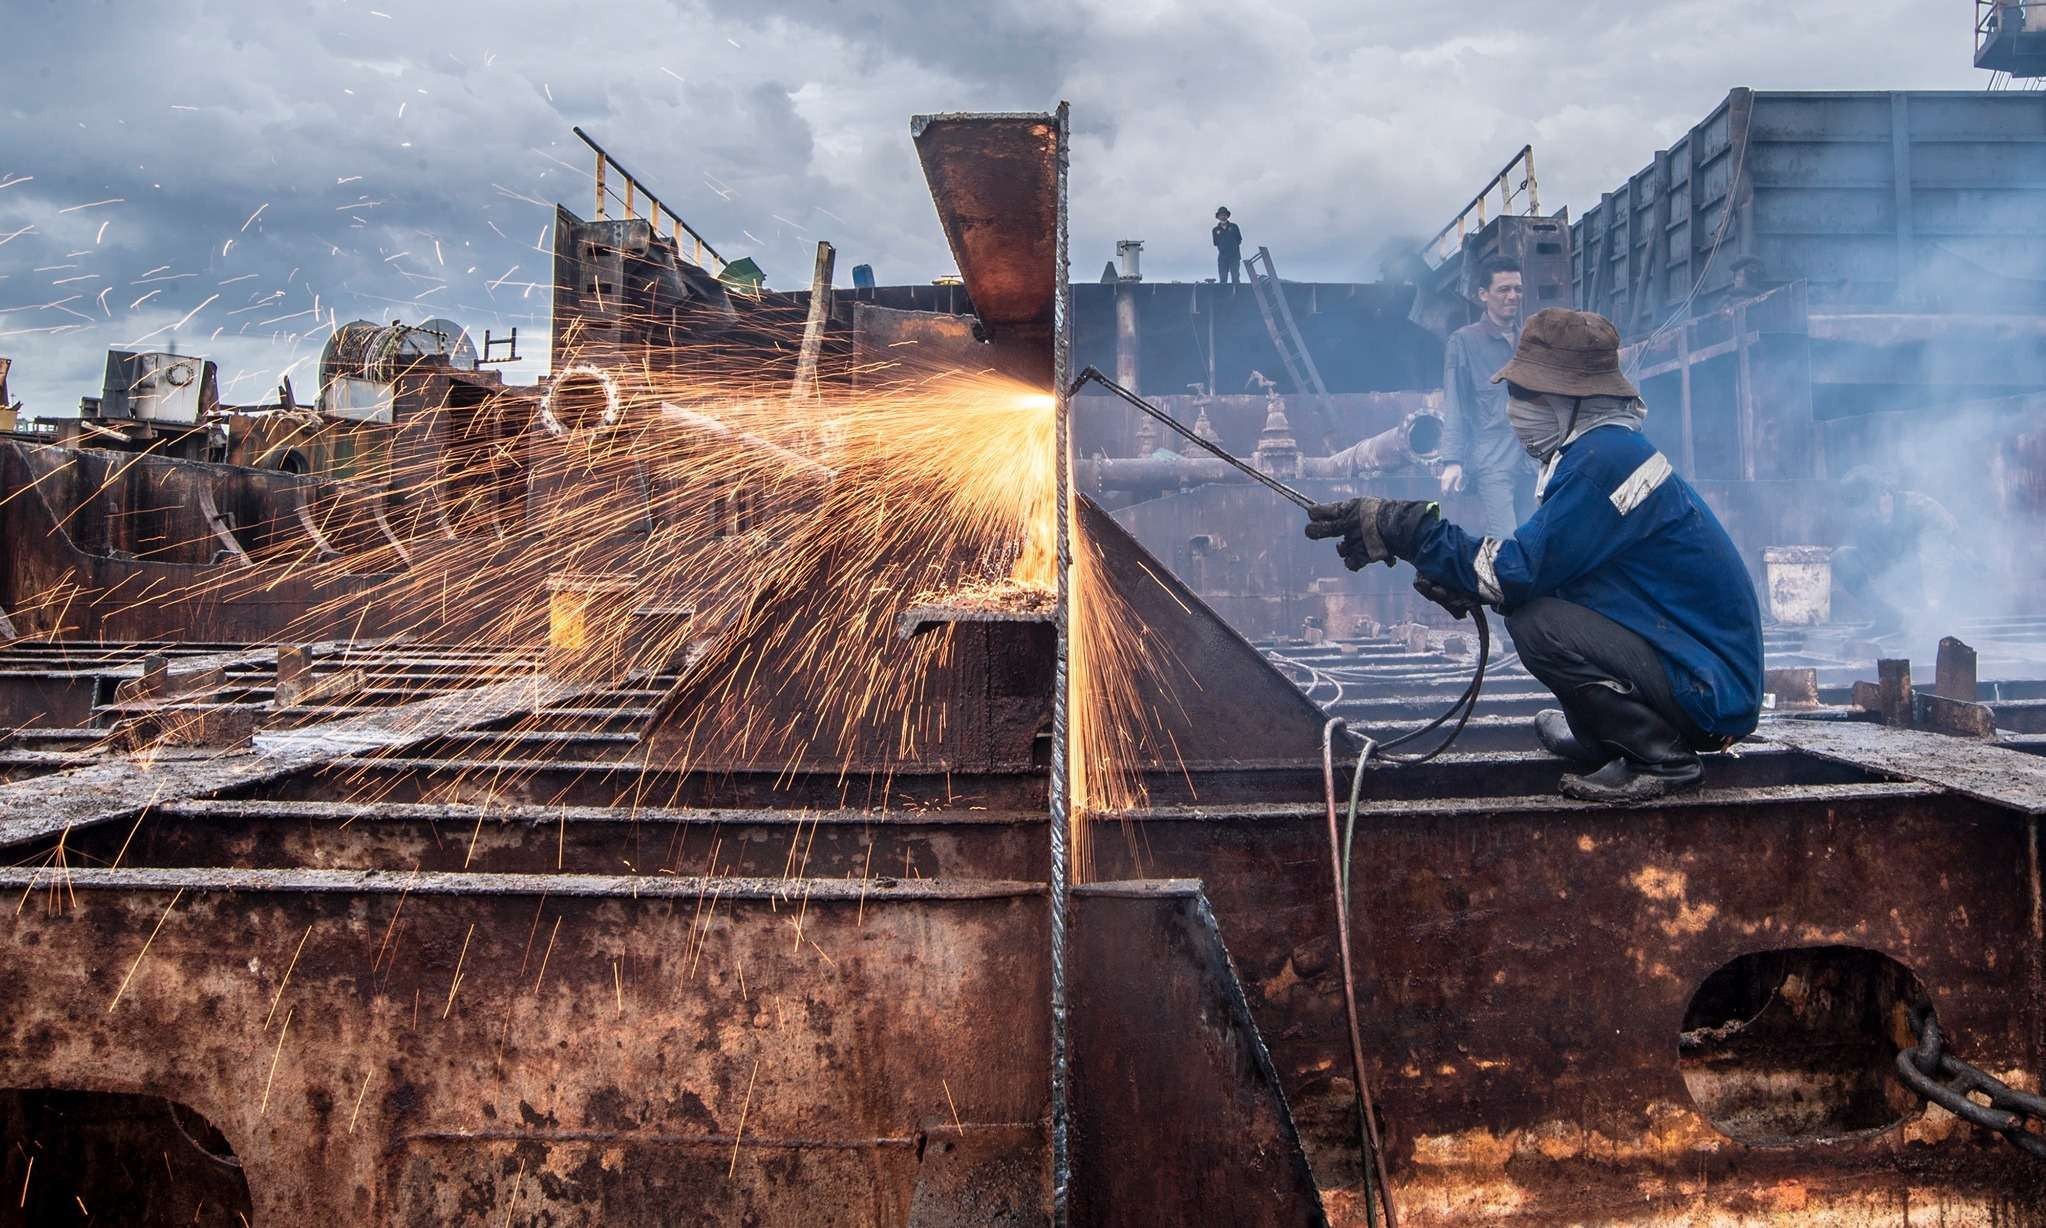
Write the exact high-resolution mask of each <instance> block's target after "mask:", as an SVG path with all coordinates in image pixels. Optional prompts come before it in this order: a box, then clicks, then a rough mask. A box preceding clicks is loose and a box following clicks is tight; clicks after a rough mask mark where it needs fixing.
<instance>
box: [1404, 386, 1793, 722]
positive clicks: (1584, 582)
mask: <svg viewBox="0 0 2046 1228" xmlns="http://www.w3.org/2000/svg"><path fill="white" fill-rule="evenodd" d="M1540 498H1541V502H1540V505H1539V506H1537V507H1536V509H1535V514H1534V515H1533V516H1530V517H1529V518H1528V520H1527V523H1526V524H1523V525H1521V526H1520V527H1519V528H1518V529H1516V530H1514V533H1513V536H1512V537H1510V538H1508V539H1506V540H1504V541H1500V540H1497V539H1494V538H1482V539H1481V538H1474V537H1472V536H1471V535H1470V534H1468V533H1466V532H1464V531H1463V530H1462V529H1459V528H1457V527H1456V526H1455V525H1453V524H1450V523H1448V522H1447V521H1443V520H1439V519H1437V520H1431V521H1429V522H1428V525H1427V527H1426V528H1425V529H1424V530H1423V531H1422V533H1421V538H1420V542H1419V543H1418V547H1419V548H1418V553H1417V555H1416V557H1415V558H1414V560H1413V562H1414V566H1415V567H1416V568H1417V569H1418V570H1419V571H1420V572H1421V574H1422V575H1424V576H1427V577H1428V578H1429V579H1431V580H1433V581H1435V582H1436V583H1438V584H1443V585H1446V586H1448V587H1450V588H1454V589H1459V590H1461V591H1463V592H1466V593H1476V594H1477V595H1478V596H1480V597H1482V598H1483V599H1485V600H1486V601H1487V602H1490V603H1492V604H1494V605H1497V606H1498V607H1499V608H1500V609H1502V610H1504V611H1505V612H1506V613H1508V614H1511V613H1512V612H1513V610H1514V608H1515V607H1516V606H1519V605H1520V604H1522V603H1523V602H1528V601H1532V600H1534V599H1535V598H1537V597H1556V598H1560V599H1562V600H1564V601H1571V602H1575V603H1577V604H1578V605H1581V606H1585V607H1586V608H1588V609H1591V610H1595V611H1597V612H1598V613H1600V614H1603V615H1605V616H1606V617H1607V618H1610V619H1612V620H1613V621H1614V622H1616V623H1618V624H1620V625H1621V626H1623V627H1625V628H1627V629H1628V630H1630V631H1633V632H1634V633H1635V634H1637V635H1639V636H1641V638H1642V639H1645V640H1647V641H1648V642H1649V644H1650V645H1652V646H1653V647H1654V648H1655V651H1656V653H1657V654H1658V655H1659V656H1661V658H1662V663H1663V666H1664V668H1666V669H1667V670H1668V671H1669V679H1670V689H1671V691H1672V692H1674V694H1675V697H1676V701H1677V703H1678V704H1679V705H1681V706H1682V707H1683V709H1684V711H1685V712H1686V713H1687V714H1688V715H1689V716H1690V718H1691V720H1692V721H1694V722H1695V723H1696V724H1697V726H1698V728H1699V729H1700V730H1702V731H1704V732H1705V733H1708V734H1714V735H1720V736H1725V737H1739V736H1742V735H1744V734H1748V733H1752V732H1754V728H1755V721H1756V718H1757V717H1758V716H1759V715H1760V713H1761V706H1762V612H1761V607H1760V606H1759V604H1758V603H1757V602H1756V600H1755V586H1754V584H1753V583H1752V582H1751V581H1750V580H1749V579H1748V572H1747V568H1745V567H1743V566H1742V565H1741V559H1740V552H1739V551H1737V550H1735V549H1734V544H1733V541H1732V539H1730V538H1728V537H1727V535H1726V530H1725V529H1724V528H1722V527H1721V526H1720V523H1719V518H1718V517H1716V516H1714V515H1713V514H1712V509H1710V508H1708V507H1706V506H1705V500H1703V499H1702V498H1700V497H1699V496H1698V492H1697V491H1695V490H1693V489H1691V484H1690V483H1689V482H1686V481H1684V479H1683V478H1682V477H1680V476H1678V475H1677V473H1676V472H1675V471H1674V470H1672V469H1671V468H1670V463H1669V461H1668V460H1667V459H1665V458H1664V456H1663V455H1662V453H1660V452H1658V451H1656V450H1655V445H1654V444H1651V443H1650V442H1648V440H1647V439H1646V438H1645V437H1644V436H1643V435H1642V434H1641V432H1639V431H1637V430H1635V429H1633V428H1632V427H1631V426H1628V425H1627V424H1625V423H1607V424H1606V425H1603V426H1599V427H1594V428H1593V429H1591V430H1589V431H1587V432H1585V433H1584V434H1583V435H1581V436H1579V437H1578V438H1577V439H1575V440H1573V441H1571V442H1570V443H1568V444H1565V445H1564V446H1563V448H1562V449H1561V451H1560V452H1559V453H1558V455H1557V456H1556V457H1555V459H1554V460H1553V461H1552V468H1551V469H1550V470H1549V473H1548V475H1547V480H1546V482H1544V484H1543V489H1542V491H1541V494H1540Z"/></svg>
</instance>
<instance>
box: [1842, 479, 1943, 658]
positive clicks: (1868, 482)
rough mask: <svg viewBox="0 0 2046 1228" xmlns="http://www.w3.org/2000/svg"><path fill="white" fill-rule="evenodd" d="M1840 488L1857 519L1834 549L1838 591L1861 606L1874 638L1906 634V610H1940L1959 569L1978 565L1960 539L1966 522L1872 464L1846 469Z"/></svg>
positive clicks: (1844, 503) (1929, 497) (1850, 511)
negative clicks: (1959, 566) (1904, 631)
mask: <svg viewBox="0 0 2046 1228" xmlns="http://www.w3.org/2000/svg"><path fill="white" fill-rule="evenodd" d="M1841 486H1842V488H1843V489H1842V494H1843V495H1844V496H1845V498H1844V499H1843V500H1842V503H1843V505H1844V506H1845V507H1846V509H1847V512H1848V514H1849V515H1851V516H1852V517H1853V518H1854V521H1853V526H1852V527H1851V528H1849V529H1848V531H1847V534H1846V541H1845V542H1843V543H1842V544H1841V545H1840V547H1839V548H1838V549H1836V550H1834V551H1833V560H1832V562H1833V587H1834V588H1836V589H1839V590H1840V591H1841V592H1843V593H1845V594H1847V596H1848V597H1849V598H1851V599H1852V600H1853V602H1854V603H1855V605H1856V606H1858V607H1859V609H1860V612H1861V614H1862V616H1863V617H1865V618H1867V619H1868V620H1869V622H1870V626H1869V633H1870V634H1871V635H1878V636H1880V635H1890V634H1893V633H1895V632H1898V631H1901V630H1903V629H1904V620H1905V613H1906V607H1908V608H1909V610H1911V611H1914V612H1915V611H1918V610H1923V609H1929V608H1931V607H1934V606H1937V605H1938V604H1939V596H1940V594H1942V593H1943V592H1944V591H1945V590H1946V589H1947V588H1948V586H1949V583H1950V577H1951V575H1952V571H1953V568H1954V566H1955V565H1956V564H1960V565H1961V566H1963V567H1964V568H1968V569H1970V570H1973V569H1974V568H1976V567H1978V566H1979V564H1977V563H1976V562H1975V559H1974V556H1973V554H1972V553H1971V552H1970V551H1969V550H1968V549H1967V548H1966V546H1965V544H1964V543H1963V542H1962V540H1961V522H1960V521H1959V520H1957V519H1955V517H1954V514H1953V513H1952V512H1950V511H1948V510H1947V509H1946V508H1945V507H1943V506H1941V504H1940V502H1939V500H1937V499H1935V498H1933V497H1932V496H1931V495H1927V494H1921V493H1920V492H1918V491H1915V490H1905V489H1903V488H1902V487H1901V486H1900V485H1899V484H1898V483H1897V480H1896V479H1895V478H1894V477H1892V476H1890V475H1889V474H1887V473H1885V472H1883V471H1882V470H1879V469H1876V468H1874V467H1873V466H1869V465H1860V466H1856V467H1855V468H1853V469H1850V470H1848V472H1847V476H1846V477H1845V478H1843V479H1841Z"/></svg>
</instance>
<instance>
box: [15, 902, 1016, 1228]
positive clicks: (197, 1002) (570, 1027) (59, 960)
mask: <svg viewBox="0 0 2046 1228" xmlns="http://www.w3.org/2000/svg"><path fill="white" fill-rule="evenodd" d="M5 877H6V880H7V885H8V887H10V888H11V889H12V890H14V891H15V892H16V893H19V892H21V891H23V890H25V889H27V888H29V886H30V882H29V878H30V876H29V875H28V874H26V873H24V872H10V873H9V874H7V875H6V876H5ZM40 891H41V888H40V887H38V888H37V895H36V897H35V903H34V905H33V906H31V907H27V908H24V909H22V910H20V911H19V912H18V913H13V914H11V915H10V917H9V918H8V920H7V922H6V924H5V937H4V940H0V962H4V964H5V966H6V975H7V977H8V979H9V980H10V982H11V983H14V984H17V985H19V984H33V985H36V986H38V987H39V993H38V994H37V995H34V996H25V995H20V994H13V995H8V997H7V999H6V1001H5V1003H0V1036H4V1038H5V1039H4V1043H0V1084H6V1085H10V1086H34V1085H55V1086H68V1087H73V1088H79V1089H85V1090H102V1091H138V1090H139V1091H147V1092H149V1093H151V1094H154V1095H166V1096H169V1097H171V1098H173V1099H175V1100H178V1101H180V1102H182V1103H184V1104H187V1105H190V1106H191V1107H192V1108H194V1109H196V1110H197V1111H198V1112H199V1113H201V1114H202V1115H203V1116H204V1117H205V1118H206V1119H207V1120H209V1121H211V1122H212V1123H213V1124H214V1125H215V1126H217V1127H219V1129H220V1130H221V1131H222V1132H223V1133H224V1134H225V1135H226V1137H227V1139H228V1140H229V1141H230V1142H231V1143H232V1145H233V1149H234V1152H235V1154H236V1155H238V1156H239V1157H240V1159H241V1161H242V1164H243V1166H244V1170H245V1172H246V1174H247V1177H248V1183H249V1188H250V1192H251V1194H252V1196H253V1199H254V1205H255V1208H256V1215H255V1217H254V1219H255V1221H256V1222H258V1223H276V1224H289V1223H306V1222H314V1221H318V1220H331V1219H335V1218H340V1219H345V1220H347V1221H349V1222H354V1223H389V1224H416V1223H427V1222H433V1223H452V1222H460V1221H465V1220H487V1222H491V1223H502V1222H504V1220H505V1219H506V1218H507V1217H512V1218H513V1222H578V1223H581V1222H598V1221H600V1220H601V1221H602V1222H607V1223H637V1224H653V1223H662V1222H672V1221H671V1219H670V1218H669V1217H670V1216H671V1215H672V1212H673V1210H674V1208H675V1207H676V1206H677V1205H687V1206H689V1207H690V1208H691V1209H692V1214H694V1215H699V1216H702V1217H704V1219H705V1221H706V1222H715V1223H742V1222H743V1223H755V1224H761V1225H777V1224H790V1225H794V1224H821V1223H838V1224H846V1225H857V1224H861V1223H904V1222H907V1220H908V1218H909V1211H910V1208H911V1206H912V1203H913V1202H917V1201H919V1200H921V1201H922V1202H923V1203H925V1204H929V1203H931V1202H933V1201H934V1200H935V1201H939V1202H951V1203H953V1204H955V1205H964V1206H978V1207H985V1206H989V1205H1007V1206H1010V1207H1012V1208H1014V1209H1015V1212H1016V1218H1014V1220H1013V1222H1016V1223H1019V1224H1029V1223H1038V1222H1042V1216H1041V1211H1040V1210H1039V1207H1040V1206H1041V1200H1042V1197H1043V1192H1042V1190H1041V1188H1040V1187H1039V1186H1038V1185H1037V1184H1036V1183H1037V1182H1038V1181H1039V1180H1040V1179H1041V1178H1040V1176H1039V1174H1040V1173H1041V1171H1042V1170H1041V1168H1039V1167H1038V1166H1036V1165H1033V1164H1028V1163H1025V1164H1024V1165H1023V1166H1021V1167H1020V1168H1018V1167H1017V1166H1014V1165H1000V1164H993V1165H981V1166H978V1167H974V1166H969V1167H968V1169H967V1171H965V1172H963V1173H962V1172H959V1171H956V1170H957V1168H958V1164H957V1162H956V1161H955V1160H954V1159H953V1158H952V1153H951V1152H949V1151H948V1150H947V1149H945V1148H943V1147H940V1148H938V1149H937V1157H936V1158H937V1159H938V1160H941V1161H943V1162H944V1163H945V1164H946V1165H947V1167H948V1170H952V1171H948V1172H946V1173H945V1174H944V1175H943V1179H942V1180H936V1179H933V1178H930V1177H928V1176H927V1175H926V1174H924V1173H923V1172H922V1171H921V1169H922V1166H923V1165H924V1164H926V1163H929V1162H932V1160H933V1154H932V1152H933V1148H932V1144H933V1143H950V1142H953V1141H955V1140H956V1139H959V1138H967V1137H972V1136H973V1135H975V1134H976V1133H979V1132H985V1131H989V1130H1000V1131H1008V1132H1010V1134H1011V1136H1014V1134H1016V1133H1018V1132H1020V1133H1021V1134H1023V1135H1030V1134H1034V1133H1035V1132H1036V1131H1037V1129H1038V1123H1039V1122H1040V1121H1041V1118H1042V1116H1043V1113H1044V1096H1045V1088H1046V1087H1047V1086H1048V1077H1047V1075H1046V1073H1045V1070H1044V1066H1043V1060H1044V1059H1043V1054H1042V1050H1041V1049H1040V1048H1038V1047H1036V1046H1032V1045H1017V1044H1013V1043H1010V1038H1012V1037H1013V1036H1014V1035H1016V1034H1017V1033H1018V1032H1019V1031H1021V1030H1022V1029H1025V1028H1028V1027H1029V1026H1030V1022H1029V1021H1031V1020H1033V1019H1037V1020H1040V1021H1041V1019H1042V1015H1043V1010H1044V1005H1043V1003H1044V986H1043V970H1042V962H1041V958H1040V956H1039V952H1040V951H1041V950H1042V945H1043V919H1044V912H1043V906H1042V900H1041V897H1040V896H1039V895H1038V894H1037V892H1036V889H1035V888H1031V887H1028V886H1025V885H1019V884H988V885H981V886H974V887H970V888H969V887H958V886H953V887H943V886H939V885H935V884H907V883H898V884H892V885H889V884H882V883H873V884H862V883H847V882H816V881H812V880H800V879H798V880H787V881H773V882H761V881H758V880H724V881H719V882H707V881H703V880H677V879H663V878H643V879H636V880H622V879H607V878H597V877H593V876H546V877H534V876H527V877H507V876H436V875H426V874H421V875H418V876H412V875H406V874H382V875H377V874H368V875H363V874H353V875H335V874H329V875H321V874H318V873H312V872H282V873H277V874H272V875H265V874H261V873H258V872H243V873H235V872H210V873H209V872H192V871H133V872H93V871H81V872H79V873H78V874H77V875H75V876H74V880H73V882H72V884H71V890H70V891H69V892H67V898H66V899H65V900H64V902H63V904H62V906H61V907H52V908H45V907H44V903H45V901H44V900H43V899H42V898H41V896H40ZM145 944H146V945H145ZM55 995H61V1000H62V1001H64V1002H66V1003H69V1004H71V1006H72V1007H73V1009H72V1010H69V1011H67V1012H65V1013H64V1014H62V1015H58V1014H54V1013H52V1012H50V1011H49V1010H47V1006H48V1005H49V1003H50V1001H51V998H52V997H53V996H55ZM1037 1026H1038V1027H1039V1028H1041V1027H1042V1026H1043V1025H1042V1023H1041V1022H1040V1023H1039V1024H1038V1025H1037ZM10 1151H11V1149H10ZM1007 1154H1009V1155H1011V1156H1015V1155H1021V1156H1022V1157H1023V1158H1024V1159H1025V1160H1026V1161H1027V1159H1028V1156H1029V1148H1028V1147H1027V1146H1026V1147H1023V1148H1021V1149H1020V1150H1019V1149H1013V1148H1012V1149H1011V1150H1010V1151H1009V1152H1008V1153H1007ZM0 1164H5V1165H9V1166H11V1167H6V1168H4V1169H0V1172H4V1173H5V1174H7V1175H8V1179H9V1180H10V1186H9V1188H10V1190H13V1189H17V1188H19V1182H20V1179H21V1176H22V1174H21V1172H20V1171H19V1166H20V1160H19V1157H16V1156H13V1155H11V1154H10V1156H9V1157H8V1158H7V1159H6V1160H5V1161H0ZM944 1209H945V1208H944V1207H942V1206H935V1207H933V1206H926V1208H925V1209H924V1211H923V1212H922V1214H924V1215H926V1216H930V1217H934V1218H928V1219H927V1220H926V1222H930V1223H933V1224H940V1223H946V1222H971V1217H970V1215H961V1216H959V1217H957V1218H954V1219H951V1220H947V1219H945V1218H943V1217H942V1214H941V1213H942V1212H943V1211H944ZM983 1222H988V1221H983Z"/></svg>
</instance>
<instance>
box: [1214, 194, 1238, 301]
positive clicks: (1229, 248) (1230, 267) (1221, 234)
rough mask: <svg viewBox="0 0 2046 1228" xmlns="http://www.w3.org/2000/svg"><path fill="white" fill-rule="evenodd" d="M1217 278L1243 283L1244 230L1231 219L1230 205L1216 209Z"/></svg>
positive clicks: (1232, 282) (1232, 283)
mask: <svg viewBox="0 0 2046 1228" xmlns="http://www.w3.org/2000/svg"><path fill="white" fill-rule="evenodd" d="M1212 233H1213V235H1214V238H1215V280H1216V281H1218V282H1223V283H1225V284H1229V285H1241V284H1242V283H1243V231H1242V229H1241V228H1239V227H1238V226H1237V225H1236V223H1234V222H1232V221H1230V220H1229V206H1227V205H1223V206H1222V207H1221V208H1219V209H1217V210H1215V229H1214V231H1213V232H1212Z"/></svg>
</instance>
